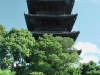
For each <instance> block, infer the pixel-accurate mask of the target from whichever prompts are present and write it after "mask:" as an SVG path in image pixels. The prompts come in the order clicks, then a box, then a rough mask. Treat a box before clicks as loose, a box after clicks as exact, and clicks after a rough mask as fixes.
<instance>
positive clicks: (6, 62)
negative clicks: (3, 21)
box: [0, 25, 80, 75]
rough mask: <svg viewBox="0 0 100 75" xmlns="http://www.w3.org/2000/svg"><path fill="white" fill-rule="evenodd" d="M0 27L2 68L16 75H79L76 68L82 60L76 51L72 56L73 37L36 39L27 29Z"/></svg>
mask: <svg viewBox="0 0 100 75" xmlns="http://www.w3.org/2000/svg"><path fill="white" fill-rule="evenodd" d="M0 27H1V29H2V31H1V32H0V33H1V34H2V35H1V39H0V43H1V44H0V47H1V50H0V51H1V53H0V55H1V57H2V58H1V60H2V63H1V64H3V65H2V67H1V69H10V70H11V71H15V72H16V75H72V74H76V75H80V70H79V69H77V68H76V67H75V66H73V63H76V62H78V60H79V55H78V54H77V52H75V50H76V49H75V48H73V50H74V51H73V52H72V53H69V51H70V50H72V46H73V45H74V41H73V40H72V39H71V38H68V37H66V38H62V37H59V36H57V37H53V35H47V34H44V35H43V36H42V37H39V39H38V40H35V39H34V37H33V36H32V34H31V33H30V32H29V31H27V30H25V29H21V30H18V29H16V28H12V29H11V30H10V31H9V32H7V31H5V29H4V27H3V26H2V25H1V26H0ZM3 32H4V33H3ZM2 51H4V52H2ZM2 53H3V54H2Z"/></svg>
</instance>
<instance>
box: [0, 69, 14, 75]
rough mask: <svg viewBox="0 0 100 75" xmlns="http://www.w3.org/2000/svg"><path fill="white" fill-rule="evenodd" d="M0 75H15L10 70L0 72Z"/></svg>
mask: <svg viewBox="0 0 100 75" xmlns="http://www.w3.org/2000/svg"><path fill="white" fill-rule="evenodd" d="M0 75H15V73H14V72H11V71H10V70H0Z"/></svg>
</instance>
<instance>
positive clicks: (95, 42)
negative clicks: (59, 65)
mask: <svg viewBox="0 0 100 75" xmlns="http://www.w3.org/2000/svg"><path fill="white" fill-rule="evenodd" d="M24 12H25V13H28V9H27V4H26V0H0V24H2V25H4V27H6V29H7V30H10V29H11V28H12V27H15V28H18V29H20V28H24V29H27V27H26V22H25V19H24ZM75 13H78V17H77V20H76V22H75V24H74V27H73V31H78V30H79V31H80V35H79V37H78V38H77V40H76V42H75V44H76V45H75V47H76V48H77V49H82V50H83V52H82V54H81V56H82V57H83V60H82V61H81V62H88V61H89V60H93V61H95V62H98V61H99V60H100V58H99V57H100V34H99V31H100V0H76V2H75V4H74V7H73V11H72V14H75Z"/></svg>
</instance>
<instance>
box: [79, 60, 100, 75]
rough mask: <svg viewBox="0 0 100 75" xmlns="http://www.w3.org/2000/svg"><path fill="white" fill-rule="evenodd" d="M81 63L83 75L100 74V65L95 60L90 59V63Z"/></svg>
mask: <svg viewBox="0 0 100 75" xmlns="http://www.w3.org/2000/svg"><path fill="white" fill-rule="evenodd" d="M81 65H82V68H81V71H82V72H81V74H82V75H100V66H98V65H97V64H96V63H95V62H93V61H90V62H89V63H83V64H81Z"/></svg>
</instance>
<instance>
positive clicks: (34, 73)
mask: <svg viewBox="0 0 100 75" xmlns="http://www.w3.org/2000/svg"><path fill="white" fill-rule="evenodd" d="M30 75H45V74H43V73H42V72H32V73H30Z"/></svg>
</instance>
